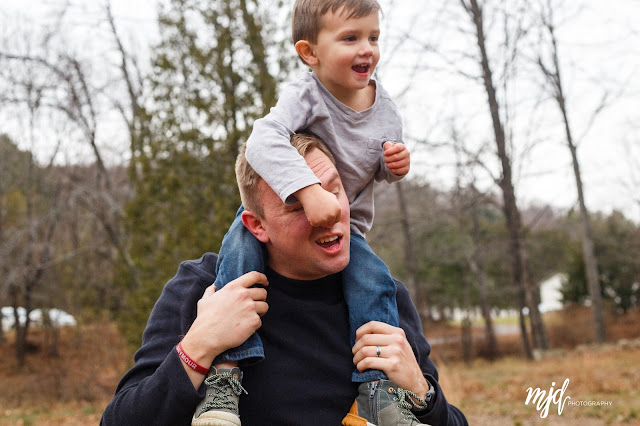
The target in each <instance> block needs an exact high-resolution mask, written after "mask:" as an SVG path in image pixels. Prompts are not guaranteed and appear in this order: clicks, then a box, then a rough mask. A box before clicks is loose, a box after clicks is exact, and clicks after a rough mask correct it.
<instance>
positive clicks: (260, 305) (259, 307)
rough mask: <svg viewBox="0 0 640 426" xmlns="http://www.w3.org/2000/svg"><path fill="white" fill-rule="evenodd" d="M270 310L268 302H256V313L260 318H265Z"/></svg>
mask: <svg viewBox="0 0 640 426" xmlns="http://www.w3.org/2000/svg"><path fill="white" fill-rule="evenodd" d="M268 310H269V305H268V304H267V302H259V301H258V302H256V313H257V314H258V315H260V316H263V315H264V314H266V313H267V311H268Z"/></svg>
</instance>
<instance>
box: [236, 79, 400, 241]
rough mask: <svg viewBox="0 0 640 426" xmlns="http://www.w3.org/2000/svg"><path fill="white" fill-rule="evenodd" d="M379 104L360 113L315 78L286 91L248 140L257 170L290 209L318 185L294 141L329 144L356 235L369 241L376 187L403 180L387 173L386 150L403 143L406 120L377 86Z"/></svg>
mask: <svg viewBox="0 0 640 426" xmlns="http://www.w3.org/2000/svg"><path fill="white" fill-rule="evenodd" d="M370 84H374V85H375V86H376V97H375V102H374V104H373V105H372V106H371V107H370V108H368V109H366V110H364V111H360V112H356V111H354V110H353V109H351V108H349V107H348V106H346V105H344V104H343V103H341V102H340V101H338V100H337V99H336V98H335V97H334V96H333V95H332V94H331V93H330V92H329V91H328V90H327V89H326V88H325V87H324V86H323V85H322V83H321V82H320V80H318V78H317V76H316V75H315V74H314V73H304V75H302V76H301V77H300V78H298V79H297V80H295V81H293V82H292V83H290V84H288V85H286V86H285V87H284V89H283V91H282V92H281V93H280V97H279V99H278V102H277V104H276V106H275V107H273V108H271V111H270V112H269V114H267V115H266V116H265V117H264V118H261V119H259V120H256V121H255V123H254V125H253V131H252V132H251V136H250V137H249V139H248V140H247V150H246V157H247V161H248V162H249V164H250V165H251V167H253V169H254V170H255V171H256V172H257V173H258V174H259V175H260V176H261V177H262V178H263V179H264V180H265V181H266V182H267V184H269V186H270V187H271V188H272V189H273V190H274V191H275V193H276V194H278V196H279V197H280V198H281V199H282V200H283V202H285V203H288V204H290V203H293V202H294V200H295V196H293V194H294V193H295V192H296V191H298V190H299V189H302V188H304V187H306V186H309V185H312V184H314V183H319V182H320V181H319V180H318V178H317V177H316V176H315V175H314V174H313V172H312V171H311V169H309V167H308V166H307V163H306V162H305V160H304V158H302V156H301V155H300V154H298V151H297V150H296V149H295V148H294V147H292V146H291V143H290V138H291V135H292V134H294V133H297V132H301V131H305V132H310V133H313V134H314V135H316V136H318V137H319V138H320V139H322V140H323V141H324V143H325V144H326V145H327V147H328V148H329V150H331V152H332V154H333V155H334V157H335V159H336V166H337V169H338V172H339V173H340V178H341V179H342V184H343V185H344V188H345V191H346V194H347V198H348V199H349V205H350V207H351V229H352V231H354V232H357V233H358V234H360V235H363V236H364V235H365V234H366V233H367V232H368V231H369V230H370V229H371V226H372V224H373V215H374V207H373V183H374V179H375V180H376V181H378V182H379V181H382V180H386V181H388V182H394V181H397V180H399V179H401V178H402V176H397V175H395V174H393V173H391V172H390V171H389V169H387V167H386V165H385V162H384V155H383V149H382V145H383V144H384V142H387V141H390V142H403V139H402V119H401V117H400V114H399V113H398V110H397V108H396V106H395V104H394V103H393V101H392V100H391V97H390V96H389V94H388V93H387V92H386V90H384V89H383V88H382V86H380V84H378V83H376V82H375V81H373V80H372V81H371V83H370Z"/></svg>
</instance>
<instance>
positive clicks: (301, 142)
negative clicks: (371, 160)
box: [236, 133, 336, 218]
mask: <svg viewBox="0 0 640 426" xmlns="http://www.w3.org/2000/svg"><path fill="white" fill-rule="evenodd" d="M291 145H292V146H293V147H294V148H295V149H297V150H298V153H299V154H300V155H301V156H303V157H304V156H305V155H307V153H308V152H309V151H311V150H312V149H313V148H317V149H319V150H320V151H322V152H323V153H324V154H325V155H326V156H327V157H329V160H331V162H332V163H333V164H336V160H335V158H334V157H333V154H331V151H329V148H327V146H326V145H325V144H324V142H322V141H321V140H320V139H319V138H318V137H317V136H314V135H312V134H308V133H297V134H294V135H292V136H291ZM246 149H247V144H246V142H245V143H244V144H242V148H241V149H240V154H238V158H237V159H236V180H237V181H238V189H239V190H240V198H241V199H242V205H243V206H244V208H245V210H249V211H251V212H253V213H255V214H257V215H258V216H259V217H261V218H264V209H263V208H262V203H261V198H260V189H259V185H260V180H261V179H262V178H261V177H260V175H258V173H257V172H256V171H255V170H253V167H251V165H250V164H249V162H248V161H247V157H246V156H245V151H246Z"/></svg>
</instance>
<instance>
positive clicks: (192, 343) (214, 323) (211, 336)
mask: <svg viewBox="0 0 640 426" xmlns="http://www.w3.org/2000/svg"><path fill="white" fill-rule="evenodd" d="M254 284H262V285H265V286H266V285H268V284H269V282H268V281H267V277H266V276H265V275H264V274H261V273H259V272H255V271H254V272H249V273H247V274H244V275H242V276H241V277H240V278H237V279H235V280H233V281H231V282H230V283H228V284H227V285H225V286H224V288H223V289H221V290H220V291H216V287H215V286H214V285H211V286H209V287H208V288H207V289H206V290H205V292H204V294H203V295H202V298H201V299H200V300H199V301H198V314H197V316H196V319H195V321H194V322H193V324H192V325H191V328H190V329H189V331H188V332H187V334H186V335H185V337H184V339H183V340H182V347H183V348H184V350H185V352H186V353H188V354H189V356H191V358H193V359H194V360H195V361H196V362H198V363H199V364H201V365H207V366H208V365H210V364H211V362H212V361H213V358H215V357H216V356H217V355H219V354H221V353H222V352H224V351H225V350H227V349H230V348H235V347H236V346H239V345H240V344H242V343H243V342H244V341H245V340H247V339H248V338H249V336H251V334H253V333H254V332H255V331H256V330H257V329H259V328H260V326H262V320H261V319H260V317H261V316H263V315H264V314H265V313H266V312H267V310H268V309H269V306H268V305H267V302H266V299H267V290H265V289H264V288H251V286H252V285H254ZM200 361H202V362H200Z"/></svg>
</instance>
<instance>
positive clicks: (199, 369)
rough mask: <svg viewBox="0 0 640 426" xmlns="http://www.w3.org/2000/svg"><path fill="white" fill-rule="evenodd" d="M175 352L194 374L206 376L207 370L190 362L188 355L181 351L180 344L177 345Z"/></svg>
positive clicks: (192, 361)
mask: <svg viewBox="0 0 640 426" xmlns="http://www.w3.org/2000/svg"><path fill="white" fill-rule="evenodd" d="M176 352H178V356H179V357H180V359H181V360H183V361H184V363H185V364H187V365H188V366H189V367H190V368H191V369H192V370H194V371H195V372H196V373H200V374H202V375H204V376H206V375H207V373H208V372H209V369H208V368H204V367H203V366H201V365H200V364H198V363H197V362H195V361H194V360H192V359H191V358H190V357H189V355H187V354H186V353H185V351H184V349H182V342H180V343H178V345H177V346H176Z"/></svg>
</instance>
